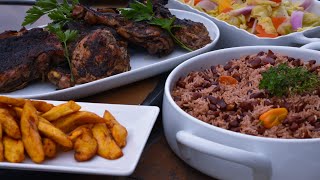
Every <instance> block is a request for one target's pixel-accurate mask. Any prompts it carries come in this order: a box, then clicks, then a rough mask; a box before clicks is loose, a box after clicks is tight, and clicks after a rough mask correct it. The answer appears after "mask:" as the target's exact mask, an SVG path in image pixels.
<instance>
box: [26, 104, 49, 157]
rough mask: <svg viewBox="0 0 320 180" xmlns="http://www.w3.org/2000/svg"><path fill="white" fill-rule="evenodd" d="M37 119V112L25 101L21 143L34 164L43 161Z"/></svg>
mask: <svg viewBox="0 0 320 180" xmlns="http://www.w3.org/2000/svg"><path fill="white" fill-rule="evenodd" d="M38 124H39V118H38V115H37V110H36V109H35V107H34V106H33V105H32V103H31V102H30V101H29V100H27V101H26V103H25V105H24V107H23V111H22V115H21V120H20V126H21V133H22V142H23V144H24V147H25V149H26V151H27V153H28V155H29V156H30V158H31V160H32V161H33V162H35V163H41V162H43V161H44V157H45V155H44V151H43V146H42V142H41V137H40V134H39V131H38V128H37V126H38Z"/></svg>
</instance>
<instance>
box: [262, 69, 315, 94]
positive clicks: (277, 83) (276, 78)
mask: <svg viewBox="0 0 320 180" xmlns="http://www.w3.org/2000/svg"><path fill="white" fill-rule="evenodd" d="M319 86H320V79H319V77H318V76H317V75H316V74H314V73H312V72H309V71H308V70H307V69H305V68H303V67H289V66H288V65H287V64H280V65H278V66H276V67H270V69H268V70H267V71H266V72H263V73H262V80H261V81H260V84H259V88H260V89H266V90H268V91H269V92H270V94H271V95H274V96H283V95H288V94H301V93H304V92H310V91H312V90H315V89H316V88H318V87H319Z"/></svg>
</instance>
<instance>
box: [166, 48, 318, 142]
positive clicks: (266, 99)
mask: <svg viewBox="0 0 320 180" xmlns="http://www.w3.org/2000/svg"><path fill="white" fill-rule="evenodd" d="M284 63H285V64H287V65H288V66H289V67H290V68H295V67H302V68H305V69H307V71H309V72H312V73H314V74H317V76H318V77H319V75H320V66H318V65H317V64H316V61H315V60H309V61H305V62H304V61H303V60H301V59H295V58H292V57H288V56H284V55H280V54H276V53H273V52H272V51H270V50H269V51H268V52H259V53H257V54H254V55H248V56H245V57H241V58H240V59H232V60H230V61H229V62H228V63H227V64H225V65H217V66H211V67H210V68H209V69H206V70H204V71H197V72H191V73H189V74H188V75H187V76H186V77H182V78H180V79H179V80H178V82H177V83H176V85H175V87H174V89H173V90H172V92H171V94H172V97H173V99H174V101H175V102H176V103H177V105H178V106H179V107H180V108H182V109H183V110H184V111H185V112H187V113H189V114H190V115H192V116H194V117H196V118H198V119H200V120H201V121H204V122H206V123H209V124H211V125H214V126H217V127H220V128H224V129H227V130H231V131H235V132H240V133H244V134H249V135H255V136H264V137H272V138H299V139H301V138H319V137H320V87H318V88H315V89H314V90H312V91H310V92H305V93H300V94H287V95H285V96H280V97H279V96H273V95H271V94H270V92H268V90H265V89H261V88H259V84H260V82H261V80H262V74H263V73H264V72H266V71H268V70H269V69H270V67H277V66H279V65H281V64H284ZM318 77H317V78H318ZM279 88H282V87H279ZM280 116H281V117H280ZM265 120H266V121H265Z"/></svg>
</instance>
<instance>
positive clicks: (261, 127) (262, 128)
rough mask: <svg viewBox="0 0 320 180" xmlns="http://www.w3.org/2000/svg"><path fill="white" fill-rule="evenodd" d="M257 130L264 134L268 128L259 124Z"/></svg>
mask: <svg viewBox="0 0 320 180" xmlns="http://www.w3.org/2000/svg"><path fill="white" fill-rule="evenodd" d="M257 131H258V133H259V134H263V133H264V132H265V131H266V128H265V127H263V126H258V128H257Z"/></svg>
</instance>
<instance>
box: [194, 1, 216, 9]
mask: <svg viewBox="0 0 320 180" xmlns="http://www.w3.org/2000/svg"><path fill="white" fill-rule="evenodd" d="M197 6H198V7H200V8H202V9H204V10H206V11H212V10H215V9H216V8H217V6H218V5H217V4H216V3H215V2H212V1H210V0H202V1H200V2H198V4H197Z"/></svg>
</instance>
